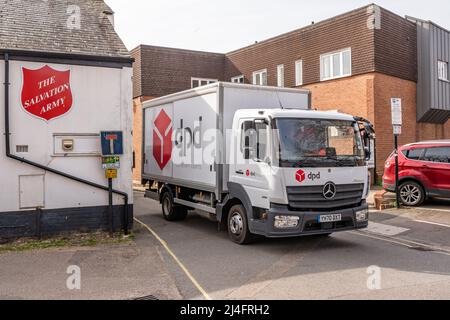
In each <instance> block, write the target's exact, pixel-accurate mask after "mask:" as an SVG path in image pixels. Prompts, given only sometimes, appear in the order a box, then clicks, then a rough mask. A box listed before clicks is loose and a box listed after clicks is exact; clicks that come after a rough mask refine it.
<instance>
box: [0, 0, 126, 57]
mask: <svg viewBox="0 0 450 320" xmlns="http://www.w3.org/2000/svg"><path fill="white" fill-rule="evenodd" d="M78 12H79V13H80V14H79V20H78V21H79V22H80V23H79V28H77V19H74V18H73V15H74V14H77V13H78ZM105 12H106V13H112V10H111V9H110V8H109V7H108V6H107V5H106V4H105V3H104V1H103V0H0V50H5V49H9V50H21V51H35V52H49V53H62V54H76V55H87V56H100V57H103V56H104V57H116V58H129V57H130V54H129V52H128V50H127V48H126V47H125V45H124V44H123V42H122V40H121V39H120V38H119V36H118V35H117V33H116V32H115V31H114V27H113V25H112V24H111V22H110V21H109V19H108V15H107V14H105Z"/></svg>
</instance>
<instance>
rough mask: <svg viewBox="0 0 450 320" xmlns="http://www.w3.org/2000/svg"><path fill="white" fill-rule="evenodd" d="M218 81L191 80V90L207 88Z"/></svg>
mask: <svg viewBox="0 0 450 320" xmlns="http://www.w3.org/2000/svg"><path fill="white" fill-rule="evenodd" d="M217 81H218V80H217V79H202V78H191V88H197V87H201V86H206V85H208V84H211V83H216V82H217Z"/></svg>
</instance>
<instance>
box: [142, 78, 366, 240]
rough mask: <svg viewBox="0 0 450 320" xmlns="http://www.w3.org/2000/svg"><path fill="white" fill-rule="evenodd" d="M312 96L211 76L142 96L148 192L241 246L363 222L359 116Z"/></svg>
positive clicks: (166, 207) (169, 210) (176, 216)
mask: <svg viewBox="0 0 450 320" xmlns="http://www.w3.org/2000/svg"><path fill="white" fill-rule="evenodd" d="M310 101H311V95H310V92H309V91H307V90H299V89H285V88H274V87H262V86H253V85H241V84H231V83H215V84H212V85H208V86H203V87H199V88H195V89H192V90H188V91H184V92H180V93H176V94H172V95H169V96H166V97H162V98H158V99H155V100H151V101H148V102H146V103H145V104H144V110H143V112H144V114H143V116H144V118H143V119H144V128H143V132H144V140H143V150H144V153H143V162H142V163H143V168H142V169H143V171H142V172H143V182H144V183H147V182H148V183H149V189H148V190H147V191H146V196H147V197H149V198H152V199H155V200H157V201H159V202H160V203H161V204H162V212H163V215H164V218H165V219H167V220H169V221H174V220H181V219H184V218H185V217H186V215H187V213H188V211H189V210H197V212H201V213H207V214H208V215H209V217H211V218H212V219H213V220H216V221H218V222H219V226H226V227H227V229H228V233H229V236H230V239H231V240H232V241H234V242H236V243H239V244H244V243H248V242H249V241H250V240H251V239H252V238H253V235H262V236H266V237H293V236H302V235H328V234H331V233H333V232H337V231H346V230H353V229H359V228H365V227H367V225H368V206H367V203H366V200H365V199H366V197H367V195H368V193H369V174H368V167H367V157H368V156H369V151H368V150H367V148H365V147H364V144H363V141H362V138H361V132H360V127H359V125H358V119H357V118H354V117H353V116H350V115H346V114H342V113H337V112H319V111H313V110H311V109H310Z"/></svg>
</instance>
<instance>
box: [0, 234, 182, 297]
mask: <svg viewBox="0 0 450 320" xmlns="http://www.w3.org/2000/svg"><path fill="white" fill-rule="evenodd" d="M69 266H78V267H79V268H80V275H81V277H80V285H81V288H80V290H76V289H75V290H69V289H68V288H67V284H66V283H67V280H68V278H69V276H71V274H68V273H67V270H68V268H69ZM140 298H144V299H153V298H157V299H180V298H181V295H180V293H179V291H178V289H177V287H176V284H175V282H174V281H173V279H172V277H171V275H170V272H169V271H168V269H167V267H166V262H165V261H163V258H162V255H161V248H160V247H159V246H158V245H157V241H156V240H155V239H154V238H153V237H150V236H149V235H148V234H147V233H145V232H144V229H142V228H137V230H136V237H135V241H133V242H130V243H126V244H114V245H100V246H96V247H83V248H76V247H73V248H58V249H44V250H34V251H28V252H12V253H2V254H0V300H22V299H33V300H35V299H38V300H47V299H52V300H53V299H57V300H58V299H64V300H80V299H82V300H86V299H88V300H109V299H111V300H129V299H140Z"/></svg>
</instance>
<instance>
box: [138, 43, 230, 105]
mask: <svg viewBox="0 0 450 320" xmlns="http://www.w3.org/2000/svg"><path fill="white" fill-rule="evenodd" d="M132 55H133V57H134V58H135V59H136V63H135V64H134V69H136V71H135V72H134V76H135V77H136V78H135V79H134V84H133V85H134V87H138V88H135V89H134V90H133V92H134V98H136V97H139V96H156V97H158V96H164V95H167V94H171V93H175V92H179V91H183V90H186V89H189V88H191V77H198V78H209V79H217V80H224V78H223V68H224V62H225V56H224V55H223V54H219V53H209V52H199V51H191V50H181V49H172V48H162V47H154V46H139V47H137V48H136V49H134V50H133V51H132Z"/></svg>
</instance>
